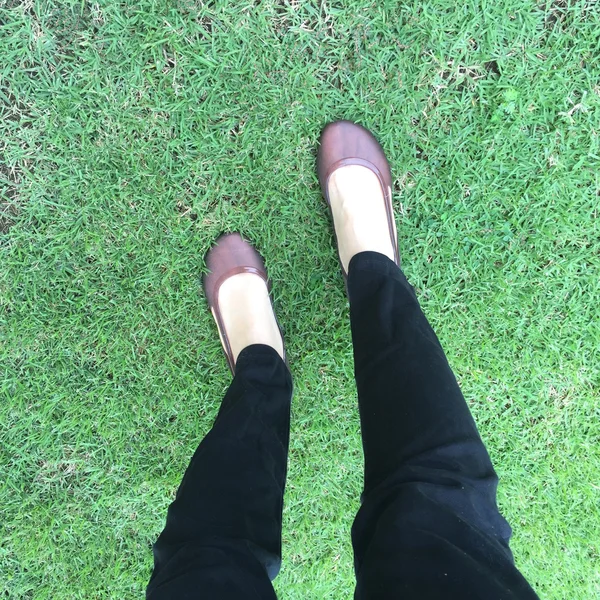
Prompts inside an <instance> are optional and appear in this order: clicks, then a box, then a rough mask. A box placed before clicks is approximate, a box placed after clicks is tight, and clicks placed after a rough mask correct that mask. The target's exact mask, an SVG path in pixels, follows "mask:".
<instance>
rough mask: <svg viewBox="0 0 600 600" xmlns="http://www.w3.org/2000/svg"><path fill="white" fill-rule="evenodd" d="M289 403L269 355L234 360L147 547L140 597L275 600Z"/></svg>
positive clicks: (278, 365) (279, 366)
mask: <svg viewBox="0 0 600 600" xmlns="http://www.w3.org/2000/svg"><path fill="white" fill-rule="evenodd" d="M291 396H292V379H291V375H290V372H289V370H288V368H287V366H286V365H285V363H284V362H283V361H282V360H281V358H280V357H279V355H278V354H277V352H276V351H275V350H274V349H273V348H270V347H269V346H263V345H254V346H249V347H248V348H245V349H244V350H243V351H242V352H241V353H240V355H239V357H238V360H237V364H236V375H235V377H234V379H233V382H232V384H231V386H230V388H229V390H228V392H227V394H226V396H225V398H224V400H223V403H222V405H221V409H220V411H219V414H218V416H217V419H216V421H215V424H214V425H213V428H212V429H211V431H210V432H209V433H208V435H207V436H206V437H205V438H204V440H203V441H202V442H201V443H200V445H199V447H198V449H197V450H196V453H195V454H194V457H193V458H192V461H191V463H190V465H189V467H188V469H187V471H186V473H185V476H184V478H183V481H182V483H181V486H180V488H179V490H178V492H177V496H176V499H175V501H174V502H173V503H172V504H171V506H170V507H169V510H168V514H167V522H166V526H165V529H164V530H163V532H162V533H161V534H160V537H159V538H158V541H157V542H156V544H155V546H154V572H153V574H152V578H151V580H150V583H149V585H148V589H147V592H146V597H147V598H148V599H150V600H159V599H160V600H165V599H178V600H181V599H184V598H186V599H187V598H189V599H192V598H194V599H204V598H206V599H211V600H212V599H213V598H214V599H217V598H218V599H219V600H242V599H253V600H272V599H275V592H274V591H273V586H272V585H271V580H273V579H274V578H275V576H276V575H277V573H278V571H279V568H280V565H281V514H282V505H283V492H284V487H285V477H286V470H287V454H288V442H289V424H290V423H289V420H290V402H291Z"/></svg>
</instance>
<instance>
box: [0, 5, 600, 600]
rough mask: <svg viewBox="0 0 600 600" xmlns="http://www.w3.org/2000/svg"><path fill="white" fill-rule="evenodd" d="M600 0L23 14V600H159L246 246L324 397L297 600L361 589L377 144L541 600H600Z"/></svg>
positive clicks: (17, 303)
mask: <svg viewBox="0 0 600 600" xmlns="http://www.w3.org/2000/svg"><path fill="white" fill-rule="evenodd" d="M599 8H600V7H599V6H598V4H597V3H596V2H595V0H587V2H585V1H581V0H557V1H555V2H541V3H537V2H531V1H528V0H502V1H500V2H487V1H483V0H474V1H472V2H469V3H467V4H456V3H455V2H450V1H449V0H420V1H419V2H410V1H409V2H406V3H400V2H391V1H388V0H382V1H379V2H374V1H373V0H360V1H358V0H354V1H352V2H350V1H349V2H344V3H342V2H337V1H334V0H331V1H330V2H321V3H317V2H308V1H301V0H296V1H282V0H280V1H273V0H264V1H262V2H250V1H246V2H235V3H234V2H223V1H217V2H211V3H202V2H200V1H197V2H194V1H192V0H136V1H135V2H133V1H131V2H130V1H125V0H100V1H98V2H96V3H92V2H88V1H86V0H77V1H74V0H61V1H58V0H0V56H2V61H1V63H0V202H1V205H0V365H2V369H1V371H2V374H1V379H0V398H1V400H2V402H1V405H0V436H1V443H2V452H1V453H0V474H1V476H0V504H1V506H2V515H3V516H2V525H1V527H2V533H1V536H0V539H1V540H2V542H1V545H0V595H2V597H6V598H11V599H14V600H17V599H47V598H52V599H53V600H58V599H67V598H69V599H71V598H73V599H75V598H81V599H86V600H90V599H96V598H102V599H104V598H115V599H123V598H135V597H140V596H141V595H142V593H143V590H144V587H145V584H146V582H147V579H148V577H149V575H150V570H151V552H150V546H151V543H152V542H153V540H154V539H155V538H156V536H157V534H158V532H159V531H160V529H161V528H162V526H163V522H164V518H165V515H166V508H167V505H168V504H169V502H170V500H171V499H172V497H173V494H174V492H175V490H176V488H177V486H178V483H179V481H180V478H181V476H182V473H183V471H184V469H185V467H186V465H187V461H188V460H189V458H190V456H191V454H192V452H193V450H194V448H195V446H196V445H197V443H198V442H199V440H200V439H201V437H202V436H203V435H204V434H205V433H206V432H207V431H208V429H209V427H210V425H211V422H212V420H213V418H214V416H215V414H216V410H217V408H218V405H219V402H220V398H221V396H222V394H223V392H224V391H225V389H226V387H227V385H228V382H229V375H228V372H227V367H226V363H225V360H224V358H223V356H222V354H221V349H220V346H219V342H218V338H217V335H216V331H215V327H214V325H213V323H212V321H211V317H210V315H209V313H208V311H207V310H206V306H205V302H204V299H203V298H202V297H201V295H200V294H199V293H198V292H199V285H198V283H199V277H200V273H201V269H202V257H203V255H204V253H205V251H206V250H207V248H208V247H209V245H210V244H211V242H212V240H213V239H214V238H215V237H216V235H217V234H218V233H220V232H221V231H224V230H241V231H242V232H243V233H244V234H246V235H247V236H248V237H249V238H251V239H252V240H254V241H255V242H256V244H257V246H258V247H259V248H260V249H261V251H262V252H263V254H264V255H265V256H266V258H267V262H268V267H269V269H270V273H271V275H272V278H273V280H274V293H275V298H276V306H277V310H278V315H279V318H280V321H281V323H282V324H283V326H284V328H285V331H286V338H287V342H288V351H289V355H290V362H291V368H292V370H293V373H294V376H295V382H296V391H295V397H294V406H293V420H292V437H291V449H290V463H289V464H290V468H289V479H288V491H287V495H286V505H285V515H284V566H283V570H282V573H281V575H280V577H279V578H278V579H277V581H276V587H277V589H278V591H279V593H280V597H282V598H290V599H296V598H297V599H303V600H306V599H323V598H331V599H338V598H344V597H346V598H347V597H350V596H351V593H352V587H353V574H352V554H351V547H350V542H349V530H350V526H351V523H352V519H353V516H354V513H355V511H356V509H357V507H358V497H359V493H360V489H361V475H362V471H361V470H362V462H361V461H362V457H361V451H360V440H359V428H358V417H357V414H356V395H355V394H356V393H355V390H354V387H353V384H352V355H351V345H350V333H349V326H348V309H347V304H346V301H345V296H344V288H343V282H342V279H341V276H340V274H339V267H338V263H337V260H336V257H335V249H334V247H333V243H332V236H331V231H330V226H329V221H328V218H327V212H326V210H325V207H324V204H323V201H322V200H321V198H320V192H319V189H318V184H317V180H316V176H315V172H314V158H315V147H316V143H317V140H318V135H319V132H320V130H321V128H322V126H323V125H324V124H325V123H327V122H328V121H330V120H333V119H338V118H349V119H353V120H356V121H358V122H361V123H363V124H364V125H366V126H367V127H370V128H371V129H372V130H374V131H375V132H376V134H377V135H378V137H379V138H380V140H381V142H382V144H383V146H384V148H385V150H386V152H387V154H388V157H389V159H390V162H391V164H392V170H393V174H394V177H395V190H394V201H395V206H396V208H397V214H398V227H399V234H400V249H401V252H402V255H403V266H404V270H405V272H406V274H407V276H408V277H409V279H410V280H411V282H412V283H413V285H415V287H416V288H417V291H418V294H419V297H420V299H421V302H422V305H423V307H424V310H425V311H426V313H427V315H428V316H429V318H430V320H431V322H432V324H433V326H434V328H435V329H436V331H437V332H438V335H439V336H440V339H441V340H442V343H443V345H444V346H445V348H446V351H447V353H448V356H449V359H450V362H451V364H452V365H453V368H454V369H455V372H456V374H457V377H458V378H459V380H460V382H461V385H462V388H463V391H464V393H465V396H466V397H467V400H468V402H469V404H470V406H471V408H472V411H473V413H474V415H475V418H476V420H477V422H478V424H479V427H480V429H481V432H482V435H483V437H484V439H485V440H486V441H487V443H488V446H489V450H490V453H491V454H492V457H493V459H494V461H495V464H496V466H497V469H498V471H499V474H500V476H501V487H500V492H499V501H500V504H501V508H502V511H503V512H504V514H505V515H506V517H507V518H508V520H509V521H510V522H511V524H512V525H513V528H514V542H513V550H514V553H515V556H516V561H517V564H518V566H519V567H520V569H521V570H522V571H523V572H524V574H525V575H526V577H527V578H528V579H529V580H530V581H531V583H532V584H533V586H534V587H535V588H536V590H537V591H538V593H539V594H540V595H541V597H543V598H545V599H548V600H563V599H569V600H584V599H590V598H597V597H600V570H599V566H598V565H599V564H600V560H599V559H600V556H599V555H600V548H599V543H598V527H599V525H600V512H599V506H600V488H599V485H598V484H599V481H600V425H599V423H600V408H599V399H600V393H599V392H600V371H599V362H598V358H599V357H598V349H599V348H600V334H599V328H598V306H600V284H599V273H600V270H599V267H600V226H599V214H598V210H599V205H600V175H599V173H600V170H599V162H600V140H599V133H600V67H599V64H598V49H599V47H600V10H599Z"/></svg>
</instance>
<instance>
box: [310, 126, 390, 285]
mask: <svg viewBox="0 0 600 600" xmlns="http://www.w3.org/2000/svg"><path fill="white" fill-rule="evenodd" d="M347 165H360V166H363V167H366V168H367V169H370V170H371V171H373V173H375V175H376V176H377V178H378V179H379V183H380V184H381V190H382V192H383V199H384V202H385V212H386V215H387V220H388V227H389V232H390V238H391V241H392V247H393V248H394V260H395V262H396V264H398V265H399V264H400V254H399V252H398V239H397V236H396V229H395V222H394V210H393V205H392V174H391V171H390V165H389V163H388V161H387V159H386V157H385V153H384V152H383V149H382V148H381V146H380V145H379V142H378V141H377V140H376V139H375V137H374V136H373V134H372V133H371V132H370V131H369V130H368V129H365V128H364V127H362V126H361V125H357V124H356V123H352V122H351V121H335V122H333V123H329V125H327V126H326V127H325V128H324V129H323V132H322V133H321V141H320V145H319V151H318V153H317V173H318V175H319V183H320V184H321V191H322V192H323V196H324V197H325V200H327V204H328V205H329V208H330V210H331V202H330V199H329V189H328V186H329V178H330V177H331V174H332V173H333V172H334V171H335V170H336V169H339V168H340V167H345V166H347ZM334 232H335V223H334ZM336 242H337V234H336ZM340 265H341V260H340ZM342 272H343V273H344V277H347V273H346V272H345V271H344V268H343V266H342Z"/></svg>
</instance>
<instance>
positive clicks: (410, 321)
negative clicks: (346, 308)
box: [348, 252, 536, 600]
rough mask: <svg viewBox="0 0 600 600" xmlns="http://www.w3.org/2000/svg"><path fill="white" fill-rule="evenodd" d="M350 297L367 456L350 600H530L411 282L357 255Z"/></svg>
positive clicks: (478, 445)
mask: <svg viewBox="0 0 600 600" xmlns="http://www.w3.org/2000/svg"><path fill="white" fill-rule="evenodd" d="M348 293H349V297H350V315H351V325H352V337H353V343H354V360H355V375H356V384H357V388H358V397H359V410H360V418H361V428H362V436H363V448H364V454H365V489H364V494H363V498H362V500H363V502H362V506H361V509H360V511H359V513H358V515H357V517H356V520H355V522H354V526H353V530H352V540H353V546H354V553H355V570H356V576H357V588H356V594H355V597H356V598H357V599H360V600H367V599H368V600H374V599H378V600H379V599H388V598H389V599H390V600H391V599H392V598H393V599H394V600H396V599H398V598H402V599H407V600H408V599H411V598H414V599H417V598H418V599H419V600H424V599H429V598H440V599H441V598H444V599H445V600H448V599H454V598H457V599H458V598H461V599H463V598H481V599H485V600H500V599H503V600H509V599H516V598H519V599H525V598H536V596H535V594H534V592H533V591H532V590H531V588H530V586H529V585H528V583H527V582H526V581H525V579H524V578H523V577H522V575H521V574H520V573H519V571H518V570H517V569H516V567H515V566H514V563H513V558H512V554H511V552H510V549H509V546H508V542H509V538H510V534H511V530H510V527H509V526H508V524H507V522H506V521H505V520H504V518H503V517H502V516H501V515H500V513H499V511H498V508H497V505H496V487H497V477H496V473H495V472H494V469H493V467H492V464H491V461H490V458H489V455H488V453H487V451H486V449H485V446H484V444H483V442H482V441H481V438H480V436H479V433H478V431H477V428H476V426H475V422H474V421H473V418H472V417H471V414H470V412H469V409H468V406H467V404H466V402H465V400H464V398H463V396H462V393H461V391H460V389H459V387H458V384H457V382H456V379H455V377H454V375H453V373H452V371H451V369H450V367H449V365H448V362H447V360H446V357H445V355H444V352H443V350H442V347H441V345H440V343H439V341H438V339H437V337H436V335H435V333H434V332H433V330H432V329H431V326H430V325H429V323H428V322H427V319H426V318H425V316H424V314H423V313H422V311H421V309H420V307H419V303H418V302H417V299H416V296H415V294H414V291H413V289H412V287H411V286H410V285H409V284H408V282H407V281H406V278H405V277H404V275H403V274H402V272H401V270H400V269H399V267H397V266H396V265H395V264H394V263H393V262H392V261H391V260H389V259H388V258H386V257H385V256H383V255H381V254H378V253H375V252H364V253H361V254H358V255H356V256H355V257H354V258H353V259H352V261H351V263H350V266H349V276H348ZM458 334H459V332H458Z"/></svg>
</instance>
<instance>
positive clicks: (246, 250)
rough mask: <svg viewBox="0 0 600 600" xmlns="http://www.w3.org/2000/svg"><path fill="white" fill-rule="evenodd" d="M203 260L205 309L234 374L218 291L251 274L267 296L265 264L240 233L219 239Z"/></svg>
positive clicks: (267, 279)
mask: <svg viewBox="0 0 600 600" xmlns="http://www.w3.org/2000/svg"><path fill="white" fill-rule="evenodd" d="M205 260H206V266H207V268H208V273H207V274H206V275H204V277H203V281H202V284H203V288H204V293H205V294H206V299H207V300H208V306H209V307H210V310H211V312H212V314H213V317H214V318H215V321H216V323H217V328H218V330H219V336H220V337H221V342H222V344H223V350H224V352H225V356H226V357H227V362H228V363H229V367H230V368H231V372H232V373H235V360H234V357H233V352H232V350H231V344H230V342H229V338H228V337H227V331H226V330H225V325H224V323H223V318H222V317H221V311H220V310H219V289H220V287H221V285H222V284H223V283H224V282H225V281H226V280H227V279H229V278H230V277H233V276H234V275H239V274H240V273H252V274H254V275H258V276H259V277H260V278H261V279H263V280H264V282H265V284H266V285H267V289H268V290H269V292H270V291H271V283H270V281H269V278H268V276H267V270H266V269H265V263H264V261H263V259H262V257H261V255H260V254H259V253H258V252H257V251H256V250H255V249H254V247H253V246H251V245H250V244H249V243H248V242H246V241H245V240H244V239H243V238H242V236H241V235H240V234H239V233H226V234H224V235H222V236H220V237H219V238H218V239H217V240H216V241H215V243H214V245H213V247H212V248H211V249H210V250H209V251H208V253H207V254H206V258H205ZM273 313H274V311H273ZM280 332H281V328H280ZM282 345H283V336H282ZM284 360H285V346H284Z"/></svg>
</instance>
